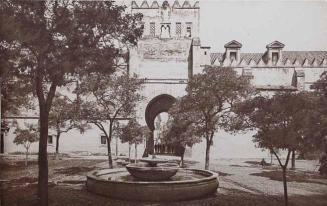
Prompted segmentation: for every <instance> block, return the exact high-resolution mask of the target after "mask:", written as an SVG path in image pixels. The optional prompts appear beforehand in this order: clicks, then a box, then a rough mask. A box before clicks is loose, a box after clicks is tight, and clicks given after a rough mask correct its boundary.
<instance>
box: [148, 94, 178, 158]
mask: <svg viewBox="0 0 327 206" xmlns="http://www.w3.org/2000/svg"><path fill="white" fill-rule="evenodd" d="M175 101H176V98H175V97H173V96H171V95H169V94H161V95H158V96H156V97H154V98H153V99H152V100H151V101H150V102H149V103H148V105H147V107H146V109H145V121H146V124H147V125H148V127H149V129H150V138H149V139H148V140H147V143H146V149H145V152H144V155H143V156H147V155H148V154H153V153H154V137H153V132H154V129H155V127H154V120H155V118H156V116H157V115H158V114H160V113H162V112H168V111H169V109H170V108H171V106H172V105H173V104H174V103H175Z"/></svg>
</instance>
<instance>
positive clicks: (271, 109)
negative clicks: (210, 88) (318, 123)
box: [234, 92, 316, 206]
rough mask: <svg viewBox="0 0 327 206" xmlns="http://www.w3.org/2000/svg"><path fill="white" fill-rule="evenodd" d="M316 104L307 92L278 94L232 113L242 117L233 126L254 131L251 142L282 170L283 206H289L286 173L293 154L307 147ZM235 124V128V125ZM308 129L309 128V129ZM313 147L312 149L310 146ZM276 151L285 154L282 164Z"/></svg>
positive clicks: (256, 98)
mask: <svg viewBox="0 0 327 206" xmlns="http://www.w3.org/2000/svg"><path fill="white" fill-rule="evenodd" d="M315 107H316V101H315V98H313V96H312V94H310V93H305V92H301V93H291V92H280V93H276V94H275V95H274V96H272V97H264V96H257V97H255V98H253V99H250V100H247V101H245V102H242V103H240V104H238V105H237V106H236V107H235V108H234V111H235V112H236V113H237V114H238V115H239V116H240V117H242V118H240V119H239V120H240V121H239V122H238V123H239V124H235V125H237V126H236V127H238V129H241V130H245V129H254V130H255V131H256V134H254V135H253V141H254V142H255V143H257V145H258V146H259V147H260V148H264V149H268V150H269V151H270V152H271V153H272V154H273V155H274V156H275V157H276V158H277V160H278V163H279V165H280V167H281V169H282V176H283V186H284V199H285V205H286V206H287V205H288V195H287V179H286V172H287V166H288V163H289V160H290V156H291V153H292V151H301V150H303V149H308V148H309V147H310V145H309V144H307V143H308V142H310V141H311V140H312V136H310V135H309V134H308V133H307V132H308V131H307V127H308V126H309V125H308V121H306V120H308V119H310V117H313V116H315ZM235 125H234V126H235ZM309 127H310V126H309ZM312 148H313V147H312ZM277 150H281V151H286V159H285V162H283V161H282V158H281V154H278V153H277Z"/></svg>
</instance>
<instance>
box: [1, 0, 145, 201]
mask: <svg viewBox="0 0 327 206" xmlns="http://www.w3.org/2000/svg"><path fill="white" fill-rule="evenodd" d="M124 11H125V7H124V6H116V5H115V4H114V2H113V1H87V2H83V1H50V2H49V1H13V0H4V1H2V2H1V4H0V14H1V19H2V21H5V23H4V24H1V34H0V36H1V43H0V44H1V45H2V48H5V50H11V51H13V53H14V55H11V56H8V59H6V60H5V62H6V63H8V62H14V64H13V65H9V66H12V68H10V69H12V70H13V71H14V72H15V73H16V76H18V77H19V78H20V79H24V80H26V81H28V82H30V83H31V85H32V88H33V93H34V94H35V95H36V97H37V100H38V108H39V117H40V118H39V119H40V141H39V160H38V163H39V175H38V196H39V198H40V204H39V205H41V206H45V205H47V204H48V161H47V138H48V127H49V125H48V120H49V112H50V109H51V106H52V101H53V98H54V96H55V93H56V89H57V88H58V87H62V86H65V85H66V84H67V83H69V82H70V81H71V80H72V78H78V77H81V76H83V75H88V74H92V73H106V74H107V73H112V72H114V71H115V69H116V68H117V67H119V66H121V61H120V62H119V61H117V58H118V57H119V58H120V59H121V58H122V57H124V56H122V51H123V50H122V47H126V46H128V45H135V44H136V41H137V39H138V38H139V37H140V36H141V34H142V30H143V29H142V28H141V25H139V24H138V22H139V20H141V18H142V16H141V15H139V14H137V15H128V14H126V13H125V12H124ZM90 17H92V18H90ZM6 65H7V66H8V64H6ZM7 71H8V69H7Z"/></svg>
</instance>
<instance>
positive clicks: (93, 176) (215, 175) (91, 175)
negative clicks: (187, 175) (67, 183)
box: [86, 168, 219, 185]
mask: <svg viewBox="0 0 327 206" xmlns="http://www.w3.org/2000/svg"><path fill="white" fill-rule="evenodd" d="M177 169H178V170H186V171H192V172H194V171H195V172H199V173H201V172H205V173H207V174H209V175H210V176H207V177H206V176H204V178H201V179H194V180H182V181H144V180H138V181H137V182H135V181H114V180H105V179H102V178H99V177H97V176H96V173H98V172H99V171H104V170H108V172H107V173H104V174H102V175H106V174H110V173H118V172H128V171H127V169H126V168H117V169H101V170H96V171H92V172H89V173H88V174H87V175H86V176H87V178H88V179H93V180H96V181H100V182H110V183H114V184H134V185H135V184H142V185H148V184H151V185H165V184H180V185H181V184H189V183H203V182H207V181H211V180H212V179H218V177H219V175H218V173H215V172H212V171H210V170H200V169H181V168H177Z"/></svg>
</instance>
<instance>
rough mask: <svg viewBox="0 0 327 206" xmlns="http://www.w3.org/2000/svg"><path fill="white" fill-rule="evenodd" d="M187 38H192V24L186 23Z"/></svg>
mask: <svg viewBox="0 0 327 206" xmlns="http://www.w3.org/2000/svg"><path fill="white" fill-rule="evenodd" d="M186 37H192V23H186Z"/></svg>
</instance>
